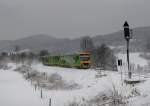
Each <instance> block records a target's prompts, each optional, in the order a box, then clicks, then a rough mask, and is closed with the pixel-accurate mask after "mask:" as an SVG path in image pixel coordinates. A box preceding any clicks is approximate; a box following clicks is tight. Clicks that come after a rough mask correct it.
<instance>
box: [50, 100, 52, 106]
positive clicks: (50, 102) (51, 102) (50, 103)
mask: <svg viewBox="0 0 150 106" xmlns="http://www.w3.org/2000/svg"><path fill="white" fill-rule="evenodd" d="M51 103H52V101H51V98H50V99H49V106H51Z"/></svg>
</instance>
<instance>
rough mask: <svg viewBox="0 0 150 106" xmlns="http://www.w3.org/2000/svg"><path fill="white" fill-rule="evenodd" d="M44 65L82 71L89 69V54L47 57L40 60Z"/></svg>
mask: <svg viewBox="0 0 150 106" xmlns="http://www.w3.org/2000/svg"><path fill="white" fill-rule="evenodd" d="M41 60H42V63H43V64H44V65H51V66H62V67H76V68H82V69H88V68H90V65H91V61H90V53H88V52H80V53H75V54H69V55H53V56H52V55H47V56H43V57H42V58H41Z"/></svg>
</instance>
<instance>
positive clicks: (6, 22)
mask: <svg viewBox="0 0 150 106" xmlns="http://www.w3.org/2000/svg"><path fill="white" fill-rule="evenodd" d="M125 20H128V21H129V24H130V26H132V27H139V26H150V0H0V39H16V38H22V37H26V36H31V35H35V34H48V35H51V36H55V37H61V38H63V37H66V38H75V37H79V36H84V35H90V36H94V35H98V34H108V33H112V32H115V31H118V30H120V29H121V28H122V25H123V23H124V21H125Z"/></svg>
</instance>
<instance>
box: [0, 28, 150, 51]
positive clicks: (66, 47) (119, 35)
mask: <svg viewBox="0 0 150 106" xmlns="http://www.w3.org/2000/svg"><path fill="white" fill-rule="evenodd" d="M149 38H150V26H149V27H139V28H134V29H133V39H132V40H131V43H130V45H131V50H132V51H141V50H144V48H145V44H146V42H147V41H149ZM92 39H93V42H94V44H95V45H96V46H99V45H101V44H102V43H105V44H107V45H109V46H112V47H119V46H120V47H123V46H126V41H125V39H124V35H123V31H118V32H115V33H112V34H108V35H97V36H95V37H93V38H92ZM16 45H17V46H19V47H20V49H22V50H23V49H29V50H32V51H39V50H42V49H48V50H49V51H50V52H52V53H60V52H61V53H62V52H63V53H68V52H69V53H70V52H76V51H79V50H80V38H77V39H73V40H71V39H58V38H55V37H51V36H48V35H43V34H39V35H33V36H30V37H26V38H22V39H17V40H12V41H11V40H3V41H0V52H2V51H13V50H14V48H15V46H16ZM124 49H125V48H124Z"/></svg>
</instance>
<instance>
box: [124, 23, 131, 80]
mask: <svg viewBox="0 0 150 106" xmlns="http://www.w3.org/2000/svg"><path fill="white" fill-rule="evenodd" d="M123 27H124V38H125V40H126V41H127V63H128V76H129V79H131V77H132V73H131V69H130V62H129V41H130V39H131V33H130V31H131V30H130V28H129V24H128V22H127V21H126V22H125V23H124V25H123Z"/></svg>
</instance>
